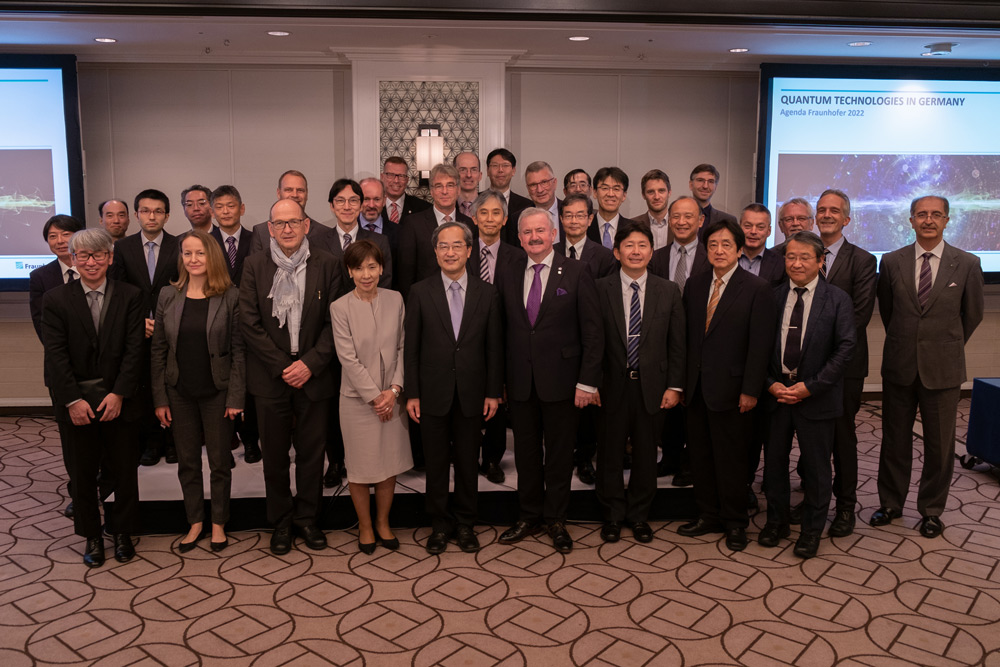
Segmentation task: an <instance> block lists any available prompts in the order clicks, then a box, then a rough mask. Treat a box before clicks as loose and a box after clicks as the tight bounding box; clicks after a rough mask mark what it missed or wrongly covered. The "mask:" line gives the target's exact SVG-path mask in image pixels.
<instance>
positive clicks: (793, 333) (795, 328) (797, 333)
mask: <svg viewBox="0 0 1000 667" xmlns="http://www.w3.org/2000/svg"><path fill="white" fill-rule="evenodd" d="M805 293H806V288H805V287H796V288H795V305H794V306H792V316H791V317H790V318H788V333H787V334H785V354H784V356H782V358H781V363H783V364H784V365H785V368H787V369H788V370H790V371H792V372H793V373H794V372H795V369H797V368H798V367H799V357H800V356H802V314H803V312H805V303H803V301H802V295H803V294H805Z"/></svg>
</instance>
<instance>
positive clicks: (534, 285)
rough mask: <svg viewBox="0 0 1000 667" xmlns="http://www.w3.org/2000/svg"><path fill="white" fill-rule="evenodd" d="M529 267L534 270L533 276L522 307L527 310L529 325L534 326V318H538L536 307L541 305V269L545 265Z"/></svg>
mask: <svg viewBox="0 0 1000 667" xmlns="http://www.w3.org/2000/svg"><path fill="white" fill-rule="evenodd" d="M531 268H533V269H534V270H535V277H534V278H532V279H531V289H529V290H528V303H526V304H525V306H524V307H525V310H527V311H528V322H530V323H531V326H535V320H537V319H538V309H539V308H541V307H542V269H544V268H545V265H544V264H535V265H534V266H533V267H531Z"/></svg>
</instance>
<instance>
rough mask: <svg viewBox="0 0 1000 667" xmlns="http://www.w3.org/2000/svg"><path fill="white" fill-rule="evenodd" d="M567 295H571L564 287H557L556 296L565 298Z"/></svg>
mask: <svg viewBox="0 0 1000 667" xmlns="http://www.w3.org/2000/svg"><path fill="white" fill-rule="evenodd" d="M566 294H569V292H567V291H566V290H564V289H563V288H562V287H557V288H556V296H564V295H566Z"/></svg>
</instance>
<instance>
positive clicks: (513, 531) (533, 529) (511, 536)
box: [497, 519, 539, 544]
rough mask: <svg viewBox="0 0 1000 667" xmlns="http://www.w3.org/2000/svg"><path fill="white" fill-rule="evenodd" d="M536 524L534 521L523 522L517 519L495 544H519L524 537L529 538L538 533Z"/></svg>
mask: <svg viewBox="0 0 1000 667" xmlns="http://www.w3.org/2000/svg"><path fill="white" fill-rule="evenodd" d="M538 528H539V526H538V522H536V521H525V520H524V519H519V520H518V521H517V522H516V523H515V524H514V525H513V526H511V527H510V528H508V529H507V530H505V531H504V532H503V533H501V535H500V537H499V538H498V539H497V542H499V543H500V544H514V543H515V542H520V541H521V540H523V539H524V538H526V537H531V536H532V535H534V534H535V533H537V532H538Z"/></svg>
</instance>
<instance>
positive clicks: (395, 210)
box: [389, 202, 399, 223]
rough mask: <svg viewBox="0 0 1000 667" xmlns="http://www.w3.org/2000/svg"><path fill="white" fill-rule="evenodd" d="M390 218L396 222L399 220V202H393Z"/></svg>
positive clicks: (390, 208)
mask: <svg viewBox="0 0 1000 667" xmlns="http://www.w3.org/2000/svg"><path fill="white" fill-rule="evenodd" d="M389 220H390V221H392V222H396V223H398V222H399V204H397V203H396V202H392V205H391V206H390V207H389Z"/></svg>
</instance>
